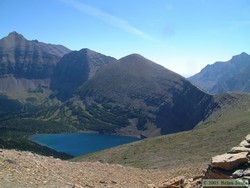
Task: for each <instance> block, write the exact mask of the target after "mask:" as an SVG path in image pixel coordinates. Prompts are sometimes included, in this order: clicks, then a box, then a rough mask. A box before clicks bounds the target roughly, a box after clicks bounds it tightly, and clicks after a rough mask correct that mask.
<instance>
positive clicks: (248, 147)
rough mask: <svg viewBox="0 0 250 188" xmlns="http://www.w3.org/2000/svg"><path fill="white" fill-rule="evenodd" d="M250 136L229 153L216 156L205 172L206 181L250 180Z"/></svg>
mask: <svg viewBox="0 0 250 188" xmlns="http://www.w3.org/2000/svg"><path fill="white" fill-rule="evenodd" d="M249 156H250V134H249V135H247V136H246V138H245V140H243V141H242V142H241V143H240V144H239V146H237V147H233V148H232V149H231V150H229V151H228V152H227V153H225V154H222V155H217V156H214V157H213V158H212V160H211V163H210V164H209V166H208V169H207V170H206V172H205V175H204V178H205V179H235V178H241V179H247V180H250V173H249V172H250V160H249Z"/></svg>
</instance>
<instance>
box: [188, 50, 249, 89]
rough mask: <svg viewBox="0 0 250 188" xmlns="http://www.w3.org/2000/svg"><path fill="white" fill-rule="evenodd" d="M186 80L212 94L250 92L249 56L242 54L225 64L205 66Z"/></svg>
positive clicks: (218, 63) (217, 63)
mask: <svg viewBox="0 0 250 188" xmlns="http://www.w3.org/2000/svg"><path fill="white" fill-rule="evenodd" d="M188 79H189V80H190V81H191V82H193V83H194V84H195V85H197V86H199V87H200V88H202V89H204V90H206V91H208V92H209V93H212V94H219V93H224V92H250V55H248V54H247V53H245V52H243V53H241V54H239V55H236V56H233V57H232V59H231V60H229V61H227V62H216V63H214V64H212V65H207V66H206V67H205V68H203V69H202V70H201V71H200V72H199V73H197V74H195V75H194V76H192V77H190V78H188Z"/></svg>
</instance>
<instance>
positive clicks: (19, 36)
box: [7, 31, 25, 39]
mask: <svg viewBox="0 0 250 188" xmlns="http://www.w3.org/2000/svg"><path fill="white" fill-rule="evenodd" d="M7 37H8V38H14V39H25V38H24V36H23V35H21V34H19V33H17V32H16V31H13V32H11V33H9V35H8V36H7Z"/></svg>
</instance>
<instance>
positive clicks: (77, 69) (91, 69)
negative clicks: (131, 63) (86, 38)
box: [51, 49, 116, 100]
mask: <svg viewBox="0 0 250 188" xmlns="http://www.w3.org/2000/svg"><path fill="white" fill-rule="evenodd" d="M115 61H116V59H115V58H112V57H109V56H105V55H102V54H100V53H97V52H94V51H91V50H89V49H82V50H80V51H73V52H71V53H69V54H67V55H65V56H64V57H63V58H62V59H61V60H60V61H59V63H58V64H57V66H56V69H55V72H54V75H53V78H52V81H51V89H52V90H56V95H57V97H58V98H59V99H61V100H66V99H69V98H70V97H72V95H73V93H74V92H75V90H76V89H77V88H78V87H79V86H81V85H82V84H84V83H85V82H86V81H88V80H89V79H91V78H92V77H93V76H94V75H95V74H96V72H97V71H98V70H99V69H100V68H101V67H103V66H104V65H107V64H110V63H114V62H115Z"/></svg>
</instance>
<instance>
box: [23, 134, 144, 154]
mask: <svg viewBox="0 0 250 188" xmlns="http://www.w3.org/2000/svg"><path fill="white" fill-rule="evenodd" d="M28 139H29V140H30V141H31V142H34V143H36V144H39V145H41V146H44V147H47V148H50V149H53V150H55V151H57V152H63V153H66V154H69V155H71V156H73V157H77V156H80V155H86V154H89V153H93V152H97V151H100V150H104V149H108V148H112V147H115V146H119V145H123V144H128V143H131V142H134V141H139V140H141V139H139V138H135V137H131V136H120V135H108V134H99V133H94V132H91V133H90V132H88V133H86V132H84V133H83V132H81V133H79V132H78V133H57V134H47V133H44V134H39V133H36V134H32V135H30V136H29V137H28Z"/></svg>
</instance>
